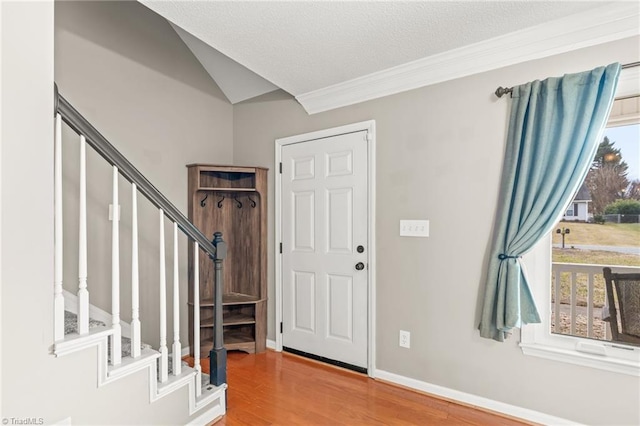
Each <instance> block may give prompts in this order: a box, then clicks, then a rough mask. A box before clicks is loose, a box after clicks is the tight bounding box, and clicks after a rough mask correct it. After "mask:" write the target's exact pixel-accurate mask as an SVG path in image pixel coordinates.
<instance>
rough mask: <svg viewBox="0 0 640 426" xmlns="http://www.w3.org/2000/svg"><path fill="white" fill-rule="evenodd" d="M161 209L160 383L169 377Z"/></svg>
mask: <svg viewBox="0 0 640 426" xmlns="http://www.w3.org/2000/svg"><path fill="white" fill-rule="evenodd" d="M159 211H160V359H159V362H160V383H164V382H166V381H167V379H168V378H169V377H168V376H169V354H168V352H167V272H166V265H165V259H164V212H163V211H162V209H160V210H159Z"/></svg>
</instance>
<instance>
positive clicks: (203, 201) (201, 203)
mask: <svg viewBox="0 0 640 426" xmlns="http://www.w3.org/2000/svg"><path fill="white" fill-rule="evenodd" d="M207 198H209V194H207V195H206V196H205V197H204V198H203V199H202V200H200V207H204V206H206V205H207V203H205V201H206V200H207Z"/></svg>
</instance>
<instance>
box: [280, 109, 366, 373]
mask: <svg viewBox="0 0 640 426" xmlns="http://www.w3.org/2000/svg"><path fill="white" fill-rule="evenodd" d="M363 130H365V131H367V162H368V169H369V172H368V173H369V175H368V176H367V179H368V188H367V199H368V206H367V216H368V230H367V236H368V239H369V241H368V245H369V250H367V251H368V255H367V264H368V266H369V270H368V272H369V273H368V283H367V284H368V289H369V294H368V297H367V299H368V300H367V310H368V318H367V322H368V334H369V335H368V339H367V340H368V350H367V352H368V354H367V372H368V375H369V377H375V365H376V363H375V356H376V340H375V337H376V238H375V237H376V226H375V224H376V209H375V207H376V122H375V121H374V120H369V121H362V122H360V123H353V124H348V125H345V126H339V127H333V128H331V129H325V130H319V131H316V132H311V133H304V134H301V135H295V136H289V137H286V138H281V139H276V141H275V165H276V174H275V175H276V176H275V199H276V203H275V210H276V212H275V213H276V223H275V234H274V235H275V253H276V260H275V267H276V268H275V272H276V281H275V296H276V300H275V302H276V315H275V324H274V326H275V327H274V330H275V332H276V341H275V343H276V345H275V349H276V351H282V333H280V323H281V322H282V254H281V253H280V242H282V193H281V192H282V175H281V174H280V171H279V167H280V162H281V161H282V147H283V146H285V145H291V144H295V143H302V142H307V141H310V140H316V139H322V138H328V137H332V136H338V135H343V134H345V133H354V132H360V131H363Z"/></svg>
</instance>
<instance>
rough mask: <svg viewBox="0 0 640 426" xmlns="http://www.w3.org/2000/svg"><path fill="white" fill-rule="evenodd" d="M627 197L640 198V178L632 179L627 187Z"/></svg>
mask: <svg viewBox="0 0 640 426" xmlns="http://www.w3.org/2000/svg"><path fill="white" fill-rule="evenodd" d="M626 197H627V198H630V199H632V200H640V180H639V179H636V180H633V181H631V183H630V184H629V187H628V188H627V192H626Z"/></svg>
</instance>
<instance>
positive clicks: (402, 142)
mask: <svg viewBox="0 0 640 426" xmlns="http://www.w3.org/2000/svg"><path fill="white" fill-rule="evenodd" d="M638 46H639V39H638V38H632V39H626V40H623V41H619V42H615V43H610V44H607V45H601V46H597V47H593V48H589V49H583V50H579V51H574V52H571V53H567V54H563V55H559V56H555V57H550V58H546V59H542V60H538V61H533V62H529V63H525V64H520V65H516V66H511V67H507V68H503V69H499V70H495V71H491V72H486V73H482V74H477V75H474V76H470V77H466V78H461V79H457V80H454V81H450V82H445V83H441V84H437V85H433V86H429V87H425V88H422V89H418V90H413V91H410V92H406V93H402V94H398V95H395V96H389V97H386V98H382V99H378V100H374V101H370V102H366V103H362V104H359V105H355V106H351V107H345V108H340V109H337V110H334V111H329V112H325V113H320V114H317V115H313V116H308V115H307V114H306V113H305V112H304V110H303V109H302V107H301V106H300V105H299V104H298V103H297V102H296V101H295V100H293V99H292V98H291V97H290V96H289V95H287V94H285V93H283V92H279V93H272V94H267V95H264V96H262V97H260V98H257V99H254V100H251V101H246V102H244V103H242V104H237V105H235V106H234V116H233V118H234V162H235V163H236V164H252V165H259V166H265V167H269V168H270V169H271V170H272V172H271V173H270V188H269V196H270V198H269V203H270V204H269V214H270V222H269V240H270V241H269V247H273V246H274V245H273V239H274V235H273V229H274V194H275V191H274V186H273V182H274V180H273V177H274V172H273V171H274V170H275V168H274V140H275V139H277V138H281V137H285V136H291V135H295V134H300V133H305V132H309V131H314V130H320V129H324V128H329V127H334V126H339V125H343V124H348V123H354V122H358V121H364V120H370V119H375V120H376V126H377V164H376V167H377V173H376V179H377V190H376V197H377V206H376V215H377V223H376V233H377V247H378V252H377V265H376V266H377V300H378V303H377V307H376V309H377V322H376V327H377V336H376V345H377V353H376V357H377V368H378V369H381V370H385V371H388V372H392V373H396V374H399V375H402V376H406V377H410V378H413V379H417V380H421V381H425V382H428V383H433V384H436V385H441V386H445V387H448V388H452V389H456V390H459V391H463V392H467V393H471V394H475V395H479V396H482V397H486V398H490V399H494V400H497V401H502V402H505V403H508V404H513V405H516V406H521V407H525V408H529V409H533V410H537V411H540V412H544V413H548V414H551V415H555V416H559V417H564V418H568V419H572V420H575V421H579V422H584V423H589V424H638V423H640V413H639V412H638V406H637V402H638V400H639V399H640V387H639V386H638V378H637V377H630V376H624V375H620V374H614V373H608V372H604V371H600V370H594V369H589V368H584V367H578V366H574V365H569V364H565V363H560V362H554V361H547V360H543V359H540V358H534V357H528V356H524V355H523V354H522V352H521V350H520V349H519V347H518V346H517V343H518V340H519V336H518V335H514V336H513V337H512V338H511V339H510V340H509V341H507V342H506V343H503V344H500V343H497V342H494V341H490V340H485V339H481V338H480V337H479V336H478V332H477V330H476V326H477V323H478V302H477V301H478V295H479V294H481V291H482V290H481V289H482V288H483V286H484V283H483V281H482V279H483V277H484V275H485V267H484V265H485V263H486V252H487V248H488V244H489V240H490V235H491V228H492V225H493V220H494V215H495V205H496V201H497V195H498V185H499V178H500V169H501V163H502V156H503V150H504V139H505V132H506V126H507V111H508V105H509V99H507V98H503V99H497V98H496V97H495V96H494V95H493V94H492V92H493V91H494V90H495V89H496V87H498V86H500V85H502V86H505V85H506V86H511V85H515V84H518V83H523V82H526V81H530V80H534V79H541V78H546V77H548V76H556V75H562V74H564V73H568V72H577V71H582V70H585V69H589V68H593V67H595V66H599V65H602V64H608V63H611V62H614V61H620V62H622V63H625V62H632V61H637V60H638V59H639V57H638ZM505 54H509V53H508V52H505ZM415 218H421V219H429V220H430V221H431V223H430V225H431V228H430V233H431V236H430V237H429V238H427V239H418V238H401V237H399V236H398V221H399V220H400V219H415ZM270 256H271V257H270V263H269V264H270V265H273V261H274V257H273V251H270ZM545 285H546V284H545ZM274 300H275V296H274V269H273V267H272V268H271V270H270V271H269V338H270V339H274V338H275V327H274V309H275V308H274ZM540 303H542V301H540ZM400 329H403V330H409V331H411V333H412V336H411V345H412V346H411V349H410V350H406V349H402V348H399V347H398V331H399V330H400Z"/></svg>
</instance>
